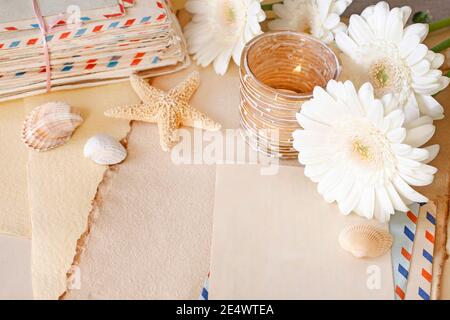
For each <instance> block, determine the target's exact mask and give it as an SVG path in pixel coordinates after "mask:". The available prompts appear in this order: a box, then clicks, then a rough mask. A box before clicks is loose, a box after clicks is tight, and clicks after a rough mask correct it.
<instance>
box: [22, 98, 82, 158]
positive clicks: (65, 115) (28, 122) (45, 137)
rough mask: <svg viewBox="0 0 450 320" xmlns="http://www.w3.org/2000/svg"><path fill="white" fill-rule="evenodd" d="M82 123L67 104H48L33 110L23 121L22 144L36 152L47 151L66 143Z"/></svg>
mask: <svg viewBox="0 0 450 320" xmlns="http://www.w3.org/2000/svg"><path fill="white" fill-rule="evenodd" d="M81 123H83V118H82V117H81V115H80V114H79V112H77V111H76V110H74V109H73V108H72V107H71V106H69V105H68V104H65V103H63V102H49V103H46V104H43V105H41V106H38V107H36V108H34V109H33V110H32V111H31V112H30V114H29V115H28V116H27V118H26V119H25V122H24V124H23V129H22V140H23V142H24V143H25V144H26V145H27V146H29V147H30V148H33V149H35V150H37V151H47V150H50V149H54V148H56V147H59V146H61V145H63V144H64V143H66V142H67V141H68V140H69V139H70V138H71V137H72V134H73V133H74V131H75V130H76V129H77V128H78V127H79V126H80V125H81Z"/></svg>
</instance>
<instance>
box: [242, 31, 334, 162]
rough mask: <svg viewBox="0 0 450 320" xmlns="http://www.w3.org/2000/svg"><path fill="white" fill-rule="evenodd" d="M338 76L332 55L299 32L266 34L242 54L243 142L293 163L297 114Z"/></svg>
mask: <svg viewBox="0 0 450 320" xmlns="http://www.w3.org/2000/svg"><path fill="white" fill-rule="evenodd" d="M339 73H340V66H339V62H338V59H337V57H336V55H335V54H334V52H333V51H332V50H331V49H330V48H329V47H327V46H326V45H325V44H324V43H322V42H321V41H319V40H317V39H315V38H313V37H311V36H309V35H306V34H303V33H299V32H291V31H281V32H268V33H264V34H262V35H260V36H258V37H256V38H254V39H253V40H252V41H250V42H249V43H248V44H247V45H246V46H245V48H244V50H243V53H242V58H241V67H240V81H241V103H240V114H241V126H242V127H243V129H244V138H245V139H246V141H247V143H249V144H250V145H251V146H252V147H253V148H254V149H256V150H258V151H259V152H262V153H264V154H266V155H268V156H272V157H279V158H285V159H290V158H295V157H297V155H298V153H297V151H296V150H295V149H294V148H293V146H292V143H293V139H292V133H293V132H294V131H295V130H297V129H298V128H299V124H298V122H297V120H296V113H297V112H298V111H299V110H300V108H301V105H302V104H303V103H304V102H305V101H307V100H309V99H311V97H312V91H313V89H314V87H315V86H322V87H325V86H326V84H327V83H328V81H329V80H331V79H337V77H338V76H339Z"/></svg>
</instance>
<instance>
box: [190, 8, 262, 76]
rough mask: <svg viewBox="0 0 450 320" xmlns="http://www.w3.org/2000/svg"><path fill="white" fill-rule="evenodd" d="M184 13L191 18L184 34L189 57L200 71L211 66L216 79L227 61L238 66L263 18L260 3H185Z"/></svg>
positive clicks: (225, 68) (223, 72) (223, 70)
mask: <svg viewBox="0 0 450 320" xmlns="http://www.w3.org/2000/svg"><path fill="white" fill-rule="evenodd" d="M186 9H187V10H188V11H189V12H191V13H192V14H193V15H194V16H193V18H192V21H191V22H190V23H189V24H188V25H187V26H186V28H185V30H184V34H185V36H186V40H187V44H188V50H189V53H190V54H193V55H194V59H195V60H197V63H198V64H200V65H201V66H203V67H206V66H208V65H209V64H211V63H212V62H214V70H215V71H216V73H218V74H220V75H223V74H225V72H226V71H227V69H228V65H229V63H230V60H231V57H233V60H234V62H235V63H236V64H237V65H239V64H240V59H241V53H242V50H243V48H244V45H245V44H246V43H247V42H248V41H250V40H251V39H253V38H254V37H255V36H257V35H259V34H261V33H262V31H261V26H260V24H259V23H260V22H261V21H264V20H265V18H266V16H265V13H264V11H263V10H262V9H261V4H260V0H188V1H187V2H186Z"/></svg>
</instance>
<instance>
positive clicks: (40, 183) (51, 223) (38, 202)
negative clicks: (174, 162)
mask: <svg viewBox="0 0 450 320" xmlns="http://www.w3.org/2000/svg"><path fill="white" fill-rule="evenodd" d="M55 100H60V101H64V102H66V103H68V104H70V105H71V106H73V107H76V108H79V109H80V110H81V112H82V116H83V118H84V123H83V124H82V126H81V127H80V128H78V130H77V131H76V132H75V134H74V135H73V137H72V139H71V140H70V141H69V142H68V143H67V144H65V145H64V146H62V147H60V148H57V149H54V150H51V151H48V152H43V153H39V152H35V151H30V152H29V159H28V185H29V187H28V190H29V205H30V213H31V221H32V241H33V245H32V251H31V255H32V276H33V292H34V297H35V298H36V299H57V298H58V297H59V296H60V295H61V294H62V293H63V292H64V291H65V289H66V273H67V272H68V271H69V269H70V266H71V263H72V260H73V257H74V255H75V251H76V250H75V249H76V243H77V240H78V238H79V236H80V234H81V233H82V232H83V231H84V230H85V228H86V225H87V217H88V214H89V211H90V208H91V201H92V199H93V198H94V196H95V194H96V191H97V186H98V184H99V183H100V181H101V180H102V178H103V174H104V172H105V170H106V169H107V167H103V166H99V165H96V164H95V163H93V162H92V161H91V160H89V159H85V158H84V156H83V147H84V144H85V142H86V140H87V139H88V138H90V137H91V136H93V135H95V134H97V133H107V134H110V135H112V136H113V137H115V138H117V139H119V140H120V139H122V138H124V137H125V136H126V134H127V132H128V131H129V125H128V123H127V122H126V121H117V120H112V119H108V118H106V117H104V115H103V112H104V110H106V109H107V108H110V107H111V106H116V105H121V104H126V103H137V102H138V97H137V96H136V95H135V93H134V92H133V91H132V89H131V87H130V86H129V84H128V83H121V84H116V85H110V86H103V87H97V88H89V89H80V90H72V91H66V92H57V93H51V94H46V95H41V96H37V97H32V98H27V99H24V101H25V105H26V109H27V110H28V111H29V110H31V109H32V108H33V107H35V106H38V105H40V104H42V103H45V102H48V101H55Z"/></svg>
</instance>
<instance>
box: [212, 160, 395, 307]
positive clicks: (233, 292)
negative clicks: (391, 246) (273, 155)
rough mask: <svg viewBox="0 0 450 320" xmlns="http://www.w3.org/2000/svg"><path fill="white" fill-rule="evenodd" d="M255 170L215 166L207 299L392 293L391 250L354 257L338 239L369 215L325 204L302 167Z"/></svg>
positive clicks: (387, 295) (371, 296)
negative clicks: (374, 255)
mask: <svg viewBox="0 0 450 320" xmlns="http://www.w3.org/2000/svg"><path fill="white" fill-rule="evenodd" d="M260 172H261V167H260V166H256V165H220V166H217V173H216V198H215V205H214V224H213V241H212V253H211V282H210V298H211V299H393V298H394V290H393V280H392V279H393V277H392V266H391V258H390V254H386V255H384V256H383V257H380V258H376V259H356V258H354V257H353V256H352V255H350V254H349V253H347V252H345V251H343V250H342V249H341V248H340V246H339V244H338V236H339V233H340V231H341V230H342V229H343V228H344V227H345V226H347V225H350V224H354V223H357V222H362V221H367V220H364V219H363V218H360V217H357V216H353V215H352V216H343V215H341V214H340V213H339V212H338V209H337V206H336V205H334V204H327V203H326V202H325V201H323V199H322V197H321V196H320V195H319V194H318V192H317V190H316V185H315V184H314V183H312V182H311V181H309V179H308V178H306V177H305V176H304V175H303V169H302V168H295V167H280V168H279V172H278V174H276V175H272V176H263V175H261V174H260ZM386 227H387V226H386Z"/></svg>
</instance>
